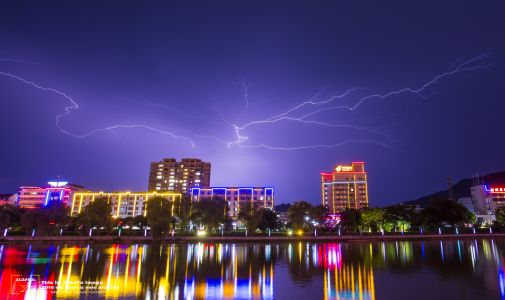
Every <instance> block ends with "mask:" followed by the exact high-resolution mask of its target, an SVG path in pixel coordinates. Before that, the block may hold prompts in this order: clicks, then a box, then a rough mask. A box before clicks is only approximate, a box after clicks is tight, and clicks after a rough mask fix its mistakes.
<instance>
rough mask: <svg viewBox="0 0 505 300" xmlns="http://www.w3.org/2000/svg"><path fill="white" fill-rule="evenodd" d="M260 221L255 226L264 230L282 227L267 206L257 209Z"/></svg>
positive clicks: (275, 215)
mask: <svg viewBox="0 0 505 300" xmlns="http://www.w3.org/2000/svg"><path fill="white" fill-rule="evenodd" d="M259 215H260V221H259V224H258V225H257V228H258V229H260V230H261V231H263V232H265V231H267V230H269V229H270V230H276V229H279V228H281V227H282V224H281V222H280V221H279V218H278V217H277V214H276V213H275V211H273V210H271V209H269V208H262V209H260V210H259Z"/></svg>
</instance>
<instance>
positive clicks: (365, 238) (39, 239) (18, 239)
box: [0, 233, 505, 244]
mask: <svg viewBox="0 0 505 300" xmlns="http://www.w3.org/2000/svg"><path fill="white" fill-rule="evenodd" d="M501 238H505V233H492V234H491V233H478V234H442V235H439V234H405V235H400V234H398V235H341V236H338V235H334V236H333V235H323V236H297V235H293V236H271V237H268V236H174V237H171V236H170V237H164V238H157V239H153V238H152V237H150V236H147V237H144V236H120V237H118V236H92V237H89V236H35V237H31V236H7V237H1V238H0V244H5V243H69V242H71V243H152V242H163V243H195V242H207V243H209V242H212V243H217V242H223V243H251V242H254V243H270V242H298V241H305V242H369V241H398V240H461V239H501Z"/></svg>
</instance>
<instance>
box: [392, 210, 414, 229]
mask: <svg viewBox="0 0 505 300" xmlns="http://www.w3.org/2000/svg"><path fill="white" fill-rule="evenodd" d="M416 216H417V213H416V212H415V211H414V210H413V209H411V208H409V207H408V206H405V205H403V204H398V205H393V206H389V207H387V208H386V215H385V219H386V223H387V224H386V225H385V226H387V227H390V228H388V230H391V229H393V228H399V229H401V230H406V229H407V228H409V227H410V225H411V224H412V223H413V221H414V220H415V219H416Z"/></svg>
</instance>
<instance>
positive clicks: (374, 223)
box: [361, 208, 385, 231]
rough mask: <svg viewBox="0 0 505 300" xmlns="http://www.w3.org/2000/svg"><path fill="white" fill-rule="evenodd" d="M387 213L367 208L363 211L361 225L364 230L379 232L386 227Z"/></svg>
mask: <svg viewBox="0 0 505 300" xmlns="http://www.w3.org/2000/svg"><path fill="white" fill-rule="evenodd" d="M384 216H385V211H384V209H382V208H367V209H363V210H362V211H361V223H362V225H363V227H364V228H368V229H370V230H374V231H376V230H378V229H381V228H383V227H384V222H385V218H384Z"/></svg>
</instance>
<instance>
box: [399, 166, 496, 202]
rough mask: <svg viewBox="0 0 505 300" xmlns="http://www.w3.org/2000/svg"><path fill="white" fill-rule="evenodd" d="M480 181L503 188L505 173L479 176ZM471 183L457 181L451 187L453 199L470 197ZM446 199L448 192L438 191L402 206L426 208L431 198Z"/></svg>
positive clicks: (470, 180) (471, 181)
mask: <svg viewBox="0 0 505 300" xmlns="http://www.w3.org/2000/svg"><path fill="white" fill-rule="evenodd" d="M481 179H482V180H483V183H484V184H487V185H500V186H503V185H505V172H497V173H491V174H488V175H485V176H481ZM473 181H474V179H473V178H465V179H462V180H460V181H458V183H456V184H455V185H454V186H453V191H454V196H455V198H456V199H458V198H461V197H470V188H471V187H472V185H473ZM448 197H449V192H448V191H447V190H445V191H438V192H436V193H433V194H431V195H427V196H423V197H421V198H418V199H416V200H411V201H407V202H403V204H408V205H421V206H426V204H428V202H429V201H430V199H432V198H448Z"/></svg>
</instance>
